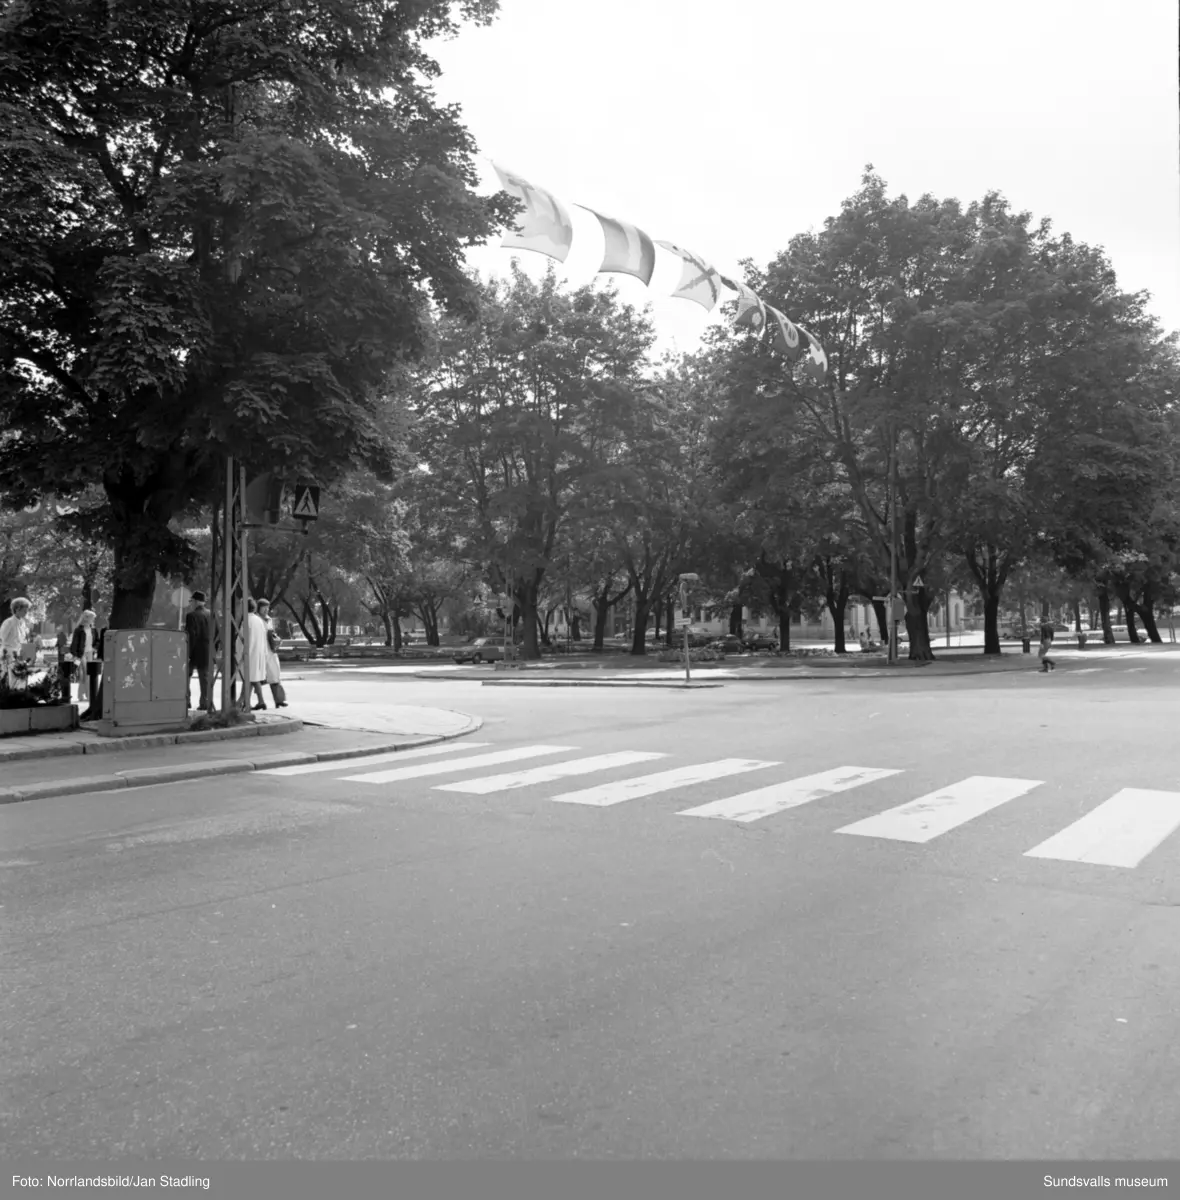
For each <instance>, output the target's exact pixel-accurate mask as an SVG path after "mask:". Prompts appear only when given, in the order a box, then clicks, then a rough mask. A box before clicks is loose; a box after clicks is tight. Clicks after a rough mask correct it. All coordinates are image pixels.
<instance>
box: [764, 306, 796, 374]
mask: <svg viewBox="0 0 1180 1200" xmlns="http://www.w3.org/2000/svg"><path fill="white" fill-rule="evenodd" d="M766 307H767V310H768V311H769V312H770V315H771V316H772V317H773V318H774V323H775V325H776V326H777V328H776V329H775V330H774V346H775V349H777V350H781V351H782V352H783V353H784V354H785V355H786V356H787V357H788V358H789V359H790V360H791V361H792V362H794V360H795V359H797V358H799V357H800V355H802V353H803V346H802V339H801V338H800V337H799V328H798V326H797V325H794V324H793V323H792V322H791V321H790V320H788V319H787V317H785V316H784V315H783V314H782V313H781V312H779V310H778V309H777V308H772V307H771V306H770V305H769V304H768V305H767V306H766Z"/></svg>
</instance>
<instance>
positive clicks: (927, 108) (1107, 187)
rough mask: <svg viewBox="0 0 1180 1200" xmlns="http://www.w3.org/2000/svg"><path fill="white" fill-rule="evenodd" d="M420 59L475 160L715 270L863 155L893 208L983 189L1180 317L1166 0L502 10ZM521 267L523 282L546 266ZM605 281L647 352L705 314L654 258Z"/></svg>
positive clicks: (822, 213) (591, 252)
mask: <svg viewBox="0 0 1180 1200" xmlns="http://www.w3.org/2000/svg"><path fill="white" fill-rule="evenodd" d="M433 52H434V54H435V57H436V58H437V60H438V61H439V63H440V65H441V67H442V68H443V76H442V77H441V79H440V80H439V81H438V83H437V91H438V94H439V96H440V98H441V99H443V100H445V101H454V102H458V103H460V104H461V105H462V107H463V113H464V119H465V121H466V124H467V126H468V128H469V129H470V130H471V131H472V133H473V134H474V136H475V138H476V140H477V142H478V144H479V150H480V154H481V155H483V156H487V157H488V158H494V159H495V160H496V161H497V162H500V163H502V164H503V165H505V166H507V167H509V168H510V169H512V170H513V171H515V172H517V173H519V174H520V175H522V176H524V177H525V178H526V179H528V180H529V181H530V182H532V183H534V184H536V185H538V186H540V187H544V188H547V189H548V190H550V191H552V192H554V193H556V194H557V195H558V196H560V197H561V198H562V199H563V200H565V201H566V202H567V204H586V205H589V206H590V207H592V208H597V209H598V210H599V211H601V212H605V213H607V214H608V215H610V216H614V217H618V218H621V219H623V220H628V221H631V222H633V223H635V224H637V225H639V226H640V227H641V228H642V229H643V230H645V232H647V233H648V234H650V235H651V236H652V237H653V238H656V239H661V240H666V241H672V242H676V243H678V244H679V245H682V246H685V247H687V248H688V249H690V250H693V251H694V252H696V253H697V254H699V255H701V256H702V257H704V258H706V259H707V260H710V261H711V262H712V263H713V265H714V266H716V267H717V268H718V269H719V270H721V271H722V272H724V273H728V272H735V271H736V270H737V261H738V259H740V258H745V257H749V258H752V259H753V260H754V261H755V262H756V263H757V264H758V265H759V266H764V265H765V264H766V263H767V262H768V261H769V260H770V259H771V258H772V257H773V256H774V255H775V254H776V253H777V252H778V251H779V250H781V249H783V248H784V247H785V246H786V244H787V242H788V241H789V240H790V238H791V236H792V235H793V234H795V233H797V232H800V231H802V230H807V229H818V228H821V227H822V224H823V221H824V219H825V218H826V217H828V216H830V215H834V214H835V213H837V212H838V211H839V207H840V203H841V201H842V200H843V199H844V198H845V197H847V196H849V195H851V194H852V192H854V191H855V190H856V189H857V187H858V186H859V181H860V176H861V173H862V171H863V169H864V166H865V164H866V163H872V164H873V166H874V167H875V168H876V170H877V172H878V173H879V174H880V175H881V176H882V177H883V178H884V179H885V181H886V184H887V186H888V191H889V194H890V195H896V194H898V193H901V192H904V193H906V194H907V195H908V196H909V197H910V198H911V200H913V199H916V198H917V197H918V196H920V195H922V194H923V193H924V192H932V193H934V194H935V195H936V196H938V197H940V198H942V197H947V196H956V197H958V198H959V199H960V200H962V201H963V202H964V204H967V203H969V202H970V201H972V200H975V199H978V198H980V197H981V196H982V195H983V194H984V193H985V192H986V191H987V190H988V189H992V188H994V189H997V190H999V191H1001V192H1002V193H1003V194H1004V195H1005V196H1006V197H1007V198H1008V200H1009V202H1010V204H1011V205H1012V207H1013V208H1015V209H1017V210H1030V211H1031V212H1032V214H1033V216H1034V218H1035V219H1039V218H1040V217H1042V216H1048V217H1050V218H1051V219H1052V221H1053V226H1054V229H1055V231H1057V232H1064V231H1067V230H1068V231H1069V232H1070V233H1071V234H1073V236H1074V238H1075V239H1077V240H1079V241H1085V242H1088V243H1090V244H1092V245H1100V246H1103V247H1104V248H1105V250H1106V252H1107V254H1108V255H1109V256H1110V258H1111V261H1112V262H1113V265H1114V267H1115V270H1116V271H1117V273H1118V277H1119V283H1120V285H1121V286H1122V287H1123V288H1124V289H1126V290H1128V291H1137V290H1139V289H1147V290H1149V291H1150V292H1151V293H1152V299H1151V301H1150V305H1149V307H1150V309H1151V311H1152V312H1154V313H1155V315H1156V316H1157V317H1158V318H1159V320H1160V321H1161V323H1162V324H1163V325H1164V327H1165V328H1166V329H1168V330H1173V329H1178V328H1180V170H1178V163H1177V158H1178V151H1177V146H1178V141H1180V119H1178V116H1177V73H1176V71H1177V6H1176V2H1175V0H1131V2H1130V3H1128V4H1126V5H1118V4H1112V3H1111V2H1110V0H1105V2H1103V3H1099V2H1098V0H990V2H989V3H988V4H987V5H978V4H966V3H958V2H957V0H894V2H893V3H881V2H880V0H834V2H833V3H827V4H825V3H822V2H817V3H813V4H810V5H803V4H795V3H790V0H738V2H736V3H729V4H718V3H716V2H715V0H714V2H712V3H709V4H704V3H698V2H697V0H593V2H592V3H590V2H586V0H501V12H500V16H499V18H498V20H497V21H496V22H495V24H493V25H492V26H491V27H489V28H487V29H481V28H478V27H474V26H469V27H465V28H464V30H463V32H462V33H461V34H460V36H459V37H458V38H457V39H455V40H454V41H451V42H441V43H436V44H435V46H434V47H433ZM480 166H481V173H482V182H483V184H484V187H485V188H486V190H487V191H489V192H490V191H494V190H496V188H497V186H498V184H497V181H496V178H495V175H494V174H493V173H492V171H491V169H490V166H489V165H488V163H487V162H486V161H483V160H481V163H480ZM572 215H573V218H574V223H575V240H574V249H573V252H572V253H571V254H570V257H569V259H568V260H567V262H566V264H565V269H564V271H563V274H565V275H566V276H567V277H568V278H569V279H570V280H571V282H573V283H582V282H585V281H587V280H588V279H590V278H591V277H592V276H593V274H594V271H595V268H596V267H597V266H598V263H599V262H600V261H601V254H602V240H601V233H600V231H599V229H598V226H597V224H596V222H595V221H594V219H593V218H592V217H590V216H589V215H588V214H586V213H583V212H581V211H580V210H576V209H575V210H573V212H572ZM517 254H518V255H519V258H520V261H521V263H522V265H525V266H527V268H528V269H529V271H530V273H540V272H542V271H543V270H544V268H545V265H546V263H547V262H548V261H549V260H547V259H546V258H544V257H543V256H541V255H539V254H532V253H528V252H517ZM510 258H511V255H510V253H509V252H508V251H507V250H502V249H498V248H495V247H490V248H488V249H486V250H481V251H479V252H477V253H475V254H473V255H472V256H471V262H472V265H474V266H476V267H477V268H478V269H479V270H481V271H482V272H484V273H488V272H495V273H498V274H503V273H507V270H508V265H509V262H510ZM603 278H611V279H614V280H617V281H618V284H619V291H620V293H621V295H622V296H623V297H624V298H625V299H627V300H630V301H632V302H634V303H636V304H640V305H642V304H643V303H645V302H651V304H652V308H653V316H654V319H655V322H656V326H657V328H658V330H659V332H660V334H661V343H662V344H663V345H665V346H676V347H678V348H680V349H684V350H690V349H692V348H694V347H695V345H696V342H697V339H698V338H699V335H700V332H701V331H702V329H703V328H704V327H705V326H706V324H708V323H709V322H711V321H715V320H717V319H719V318H718V314H717V312H716V310H715V311H714V313H712V314H706V313H705V311H704V310H703V309H701V308H699V307H698V306H696V305H694V304H691V303H689V302H687V301H684V300H670V299H667V298H662V297H661V295H660V293H661V291H663V293H664V296H665V297H666V293H667V292H668V291H670V290H671V288H672V287H674V286H675V284H676V281H677V280H678V278H679V262H678V260H675V259H672V258H671V257H670V256H668V257H667V258H665V256H664V252H662V251H661V263H660V265H659V267H658V269H657V273H656V276H655V277H654V278H653V280H652V287H651V288H650V289H649V288H645V287H644V286H643V284H642V283H641V282H640V281H639V280H637V279H632V278H630V277H627V276H622V275H612V276H604V277H603ZM787 315H788V316H792V315H795V314H793V313H792V312H791V311H790V309H789V308H788V309H787Z"/></svg>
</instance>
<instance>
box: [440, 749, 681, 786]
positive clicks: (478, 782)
mask: <svg viewBox="0 0 1180 1200" xmlns="http://www.w3.org/2000/svg"><path fill="white" fill-rule="evenodd" d="M667 757H668V756H667V754H662V753H660V752H659V751H652V750H620V751H619V752H617V753H615V754H596V755H594V756H593V757H592V758H575V759H571V760H570V761H569V762H563V763H553V764H551V765H549V766H545V767H533V768H531V769H530V770H528V771H514V772H512V773H511V774H508V775H485V776H484V777H483V778H482V779H467V780H464V781H463V782H462V783H440V784H436V785H435V788H434V790H435V791H436V792H468V793H471V794H472V795H476V796H486V795H487V794H488V793H489V792H506V791H508V790H510V789H511V788H522V787H531V786H532V785H533V784H534V783H552V782H553V780H555V779H564V778H566V776H569V775H589V774H591V773H592V772H594V771H609V770H610V769H611V768H612V767H629V766H631V765H632V764H633V763H641V762H651V760H652V759H653V758H667Z"/></svg>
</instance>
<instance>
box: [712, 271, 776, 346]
mask: <svg viewBox="0 0 1180 1200" xmlns="http://www.w3.org/2000/svg"><path fill="white" fill-rule="evenodd" d="M721 282H722V283H723V284H725V286H726V287H727V288H731V289H732V290H733V291H735V292H737V294H738V309H737V316H736V317H734V319H733V323H734V325H735V326H736V327H737V328H739V329H741V328H745V327H746V326H749V328H750V329H753V330H754V331H755V332H756V333H762V332H764V331H765V329H766V305H765V304H763V303H762V298H761V297H760V296H759V295H758V293H757V292H754V291H752V290H751V289H750V288H748V287H746V285H745V284H744V283H738V282H737V280H735V279H727V278H726V277H725V276H724V275H722V276H721Z"/></svg>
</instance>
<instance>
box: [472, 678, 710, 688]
mask: <svg viewBox="0 0 1180 1200" xmlns="http://www.w3.org/2000/svg"><path fill="white" fill-rule="evenodd" d="M733 682H734V680H732V679H727V680H726V681H725V683H722V682H721V681H720V680H718V681H717V682H716V683H714V682H712V681H711V680H710V681H708V682H701V683H685V682H683V681H680V682H677V681H676V680H674V679H485V680H483V686H484V687H600V688H609V687H639V688H679V689H680V690H681V691H696V690H697V688H719V687H724V686H725V684H726V683H733Z"/></svg>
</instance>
